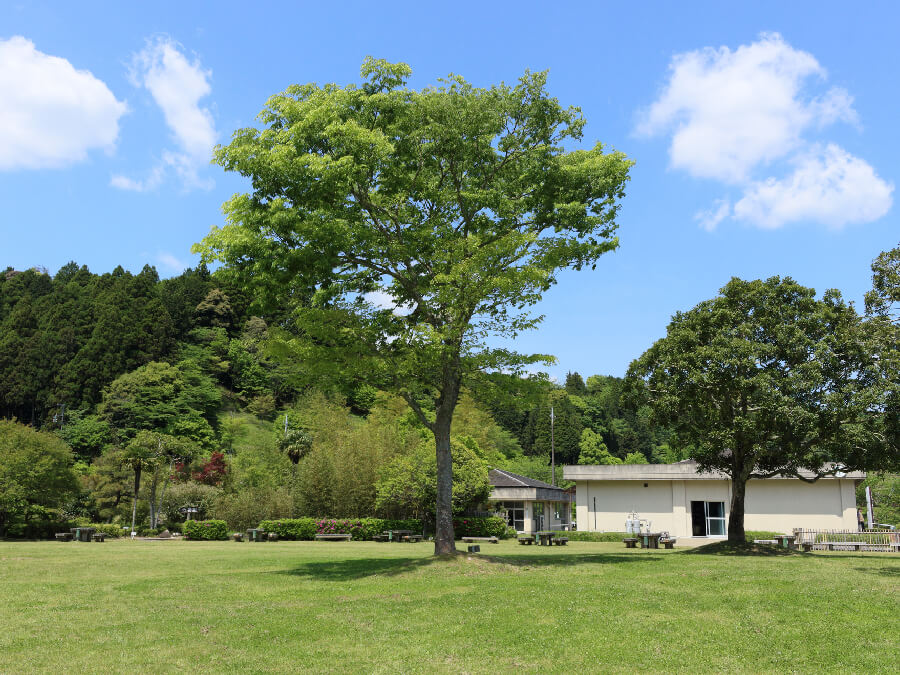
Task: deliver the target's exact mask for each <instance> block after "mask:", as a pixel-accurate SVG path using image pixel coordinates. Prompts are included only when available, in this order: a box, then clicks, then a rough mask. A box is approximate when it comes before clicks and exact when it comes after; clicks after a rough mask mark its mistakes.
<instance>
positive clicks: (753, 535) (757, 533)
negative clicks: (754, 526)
mask: <svg viewBox="0 0 900 675" xmlns="http://www.w3.org/2000/svg"><path fill="white" fill-rule="evenodd" d="M783 534H784V532H768V531H766V530H744V538H745V539H746V540H747V541H748V542H749V543H751V544H752V543H753V540H754V539H774V538H775V537H778V536H781V535H783Z"/></svg>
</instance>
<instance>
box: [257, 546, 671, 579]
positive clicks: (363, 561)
mask: <svg viewBox="0 0 900 675" xmlns="http://www.w3.org/2000/svg"><path fill="white" fill-rule="evenodd" d="M654 560H659V558H658V557H657V556H652V555H627V554H625V555H622V554H608V553H597V554H575V555H565V554H558V555H557V554H550V555H516V556H509V557H506V556H489V555H479V554H477V553H476V554H467V553H463V552H460V553H458V554H457V555H455V556H428V557H425V558H349V559H344V560H325V561H316V562H308V563H304V564H302V565H299V566H298V567H295V568H293V569H289V570H279V571H276V572H273V574H288V575H292V576H300V577H309V578H313V579H319V580H323V581H352V580H354V579H363V578H366V577H373V576H384V577H393V576H399V575H403V574H408V573H411V572H415V571H417V570H420V569H425V568H427V567H430V566H431V565H435V564H446V565H454V566H455V567H456V568H457V569H459V570H460V571H464V570H465V569H466V566H467V565H472V566H478V567H479V568H480V569H481V570H482V571H489V570H490V568H491V567H496V568H497V570H498V571H502V568H503V567H507V568H509V567H515V568H522V569H530V568H538V567H563V566H565V567H569V566H573V565H596V564H619V563H633V562H651V561H654Z"/></svg>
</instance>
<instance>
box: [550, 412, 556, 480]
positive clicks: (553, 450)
mask: <svg viewBox="0 0 900 675" xmlns="http://www.w3.org/2000/svg"><path fill="white" fill-rule="evenodd" d="M555 419H556V417H554V415H553V406H552V405H551V406H550V484H551V485H552V486H553V487H556V443H555V441H554V439H553V422H554V420H555Z"/></svg>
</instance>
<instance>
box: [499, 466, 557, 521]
mask: <svg viewBox="0 0 900 675" xmlns="http://www.w3.org/2000/svg"><path fill="white" fill-rule="evenodd" d="M488 478H489V480H490V482H491V496H490V497H489V498H488V500H489V501H490V502H491V503H492V504H493V505H494V506H495V507H500V508H501V509H503V510H505V511H506V518H507V520H508V521H509V525H510V527H514V528H515V529H516V532H528V533H531V532H540V531H542V530H568V529H569V520H570V518H569V512H570V511H571V510H572V496H571V495H570V494H569V493H567V492H566V491H565V490H562V489H560V488H558V487H554V486H553V485H550V484H549V483H545V482H543V481H540V480H535V479H534V478H527V477H526V476H520V475H519V474H516V473H510V472H509V471H503V470H502V469H491V470H490V471H489V472H488Z"/></svg>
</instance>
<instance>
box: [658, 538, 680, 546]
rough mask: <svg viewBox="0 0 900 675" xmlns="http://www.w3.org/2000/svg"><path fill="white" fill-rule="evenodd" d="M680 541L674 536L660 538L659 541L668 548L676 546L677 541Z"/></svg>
mask: <svg viewBox="0 0 900 675" xmlns="http://www.w3.org/2000/svg"><path fill="white" fill-rule="evenodd" d="M676 541H678V540H677V539H674V538H673V537H669V538H668V539H660V540H659V543H660V544H662V545H664V546H665V547H666V548H675V542H676Z"/></svg>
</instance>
